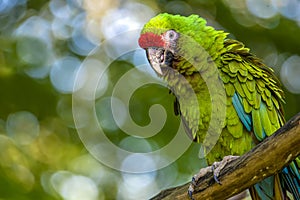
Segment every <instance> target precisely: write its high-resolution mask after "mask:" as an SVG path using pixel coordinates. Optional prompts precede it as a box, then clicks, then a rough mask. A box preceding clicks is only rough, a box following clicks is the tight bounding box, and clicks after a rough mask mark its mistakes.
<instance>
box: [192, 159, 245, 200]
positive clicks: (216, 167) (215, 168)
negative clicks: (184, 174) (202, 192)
mask: <svg viewBox="0 0 300 200" xmlns="http://www.w3.org/2000/svg"><path fill="white" fill-rule="evenodd" d="M237 158H239V156H231V155H229V156H225V157H224V158H223V160H222V161H220V162H214V163H213V164H212V165H211V166H208V167H205V168H202V169H200V171H199V173H198V174H195V175H194V176H193V178H192V182H191V184H190V186H189V189H188V195H189V197H190V198H191V199H192V200H193V199H194V198H193V193H194V191H195V189H196V188H197V187H199V185H200V184H201V183H199V180H200V179H201V178H202V177H204V176H205V175H207V174H208V173H213V175H214V180H215V181H216V182H217V183H218V184H220V185H221V182H220V181H219V179H218V176H219V175H220V172H221V170H222V169H223V168H224V167H225V166H226V165H227V164H228V163H229V162H231V161H233V160H235V159H237Z"/></svg>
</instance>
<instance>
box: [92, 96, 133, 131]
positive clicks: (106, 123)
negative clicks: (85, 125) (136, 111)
mask: <svg viewBox="0 0 300 200" xmlns="http://www.w3.org/2000/svg"><path fill="white" fill-rule="evenodd" d="M112 101H113V103H114V106H115V107H114V111H115V113H114V114H115V115H114V116H113V114H112V111H111V104H112ZM95 108H96V115H97V117H98V120H99V122H100V124H101V127H103V128H104V129H105V130H107V131H116V130H118V129H119V127H120V126H122V124H124V122H125V120H126V117H127V115H126V109H127V108H126V107H125V105H124V103H123V102H121V101H120V100H119V99H117V98H115V97H104V98H101V99H100V100H98V101H97V102H96V105H95ZM104 116H105V117H104ZM116 121H118V125H120V126H118V125H117V124H116Z"/></svg>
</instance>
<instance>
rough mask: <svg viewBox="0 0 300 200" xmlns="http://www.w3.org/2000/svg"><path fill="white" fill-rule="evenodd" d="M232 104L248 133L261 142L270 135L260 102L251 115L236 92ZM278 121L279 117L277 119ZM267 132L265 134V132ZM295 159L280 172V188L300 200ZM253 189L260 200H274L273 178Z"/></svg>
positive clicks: (264, 111)
mask: <svg viewBox="0 0 300 200" xmlns="http://www.w3.org/2000/svg"><path fill="white" fill-rule="evenodd" d="M232 104H233V106H234V108H235V110H236V112H237V114H238V116H239V118H240V120H241V122H242V123H243V125H244V126H245V128H246V129H247V130H248V131H249V132H250V131H253V132H254V135H255V136H256V138H257V139H258V141H262V140H263V139H265V138H266V137H267V135H271V134H272V133H270V131H273V130H272V129H270V128H269V129H268V127H265V126H268V124H266V119H264V118H263V117H265V116H266V115H264V114H265V113H266V109H267V107H266V104H265V103H264V102H263V101H261V103H260V107H259V109H258V110H253V111H252V113H246V112H245V110H244V107H243V104H242V99H241V97H240V96H239V94H237V93H236V92H235V93H234V95H233V97H232ZM253 120H254V121H253ZM279 120H280V117H279ZM265 129H267V130H268V132H267V133H266V130H265ZM297 159H298V158H296V160H294V161H293V162H291V164H290V165H289V166H287V167H285V168H284V169H283V170H282V172H280V173H279V174H280V176H279V177H280V179H281V187H282V188H283V189H284V188H285V189H286V190H288V191H289V192H290V193H292V194H293V196H294V199H295V200H300V181H299V180H300V174H299V163H300V162H299V163H297ZM254 189H255V191H256V193H257V194H258V196H259V197H260V199H262V200H272V199H274V176H272V177H268V178H266V179H264V180H263V181H261V182H259V183H257V184H256V185H255V186H254Z"/></svg>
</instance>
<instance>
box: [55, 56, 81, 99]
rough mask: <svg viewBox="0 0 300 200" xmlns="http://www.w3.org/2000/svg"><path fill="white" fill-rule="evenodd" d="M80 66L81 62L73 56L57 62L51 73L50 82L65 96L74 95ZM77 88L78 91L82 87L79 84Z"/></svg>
mask: <svg viewBox="0 0 300 200" xmlns="http://www.w3.org/2000/svg"><path fill="white" fill-rule="evenodd" d="M80 64H81V61H80V60H79V59H78V58H76V57H73V56H66V57H63V58H61V59H59V60H57V61H56V62H55V63H54V65H53V67H52V69H51V71H50V80H51V83H52V85H53V86H54V87H55V89H57V90H58V91H59V92H61V93H64V94H70V93H72V92H73V90H74V83H75V79H76V74H77V72H78V70H79V67H80ZM76 86H77V88H76V89H78V88H80V87H81V85H78V84H77V85H76Z"/></svg>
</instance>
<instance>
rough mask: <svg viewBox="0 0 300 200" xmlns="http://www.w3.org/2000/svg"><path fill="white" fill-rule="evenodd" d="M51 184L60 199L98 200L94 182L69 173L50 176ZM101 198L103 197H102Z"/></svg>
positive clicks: (57, 173) (60, 172)
mask: <svg viewBox="0 0 300 200" xmlns="http://www.w3.org/2000/svg"><path fill="white" fill-rule="evenodd" d="M50 181H51V184H52V186H53V188H54V189H55V190H56V192H57V193H58V194H60V196H61V197H63V198H64V199H66V200H81V199H86V200H98V199H100V200H101V199H103V198H101V196H102V195H100V196H99V190H98V188H97V185H96V184H95V182H94V181H93V180H92V179H90V178H88V177H86V176H81V175H76V174H73V173H71V172H69V171H58V172H56V173H54V174H53V175H52V176H51V179H50ZM102 197H103V196H102Z"/></svg>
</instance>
